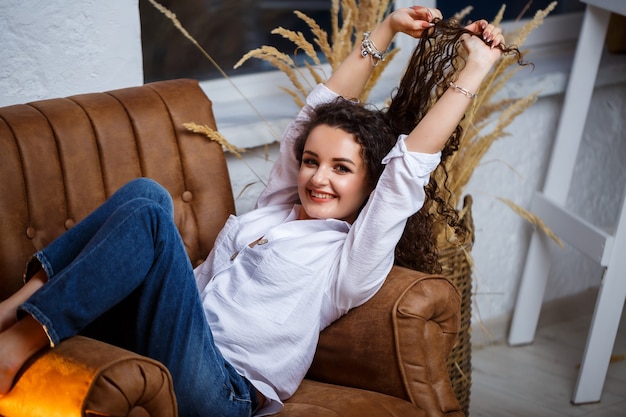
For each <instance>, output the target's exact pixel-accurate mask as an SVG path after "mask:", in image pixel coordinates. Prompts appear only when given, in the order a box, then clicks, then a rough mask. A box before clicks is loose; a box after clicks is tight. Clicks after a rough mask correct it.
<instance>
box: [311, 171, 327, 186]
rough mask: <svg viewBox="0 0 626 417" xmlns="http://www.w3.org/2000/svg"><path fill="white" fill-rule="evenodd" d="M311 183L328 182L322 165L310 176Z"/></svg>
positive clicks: (324, 183)
mask: <svg viewBox="0 0 626 417" xmlns="http://www.w3.org/2000/svg"><path fill="white" fill-rule="evenodd" d="M311 183H313V184H315V185H326V184H328V173H327V172H326V169H324V168H323V167H319V168H318V169H317V170H316V171H315V173H314V174H313V176H312V177H311Z"/></svg>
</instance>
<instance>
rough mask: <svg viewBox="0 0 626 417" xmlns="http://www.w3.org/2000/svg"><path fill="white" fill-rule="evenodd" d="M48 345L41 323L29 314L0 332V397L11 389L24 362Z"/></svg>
mask: <svg viewBox="0 0 626 417" xmlns="http://www.w3.org/2000/svg"><path fill="white" fill-rule="evenodd" d="M48 345H49V342H48V336H47V335H46V332H45V331H44V329H43V327H42V325H41V324H39V322H38V321H37V320H35V319H34V318H33V317H32V316H30V315H29V316H26V317H24V318H23V319H22V320H20V321H19V322H17V323H16V324H14V325H13V326H11V327H10V328H8V329H7V330H6V331H4V332H2V333H0V397H1V396H3V395H5V394H6V393H7V392H9V391H10V390H11V387H12V386H13V380H14V379H15V376H16V375H17V373H18V372H19V370H20V368H21V367H22V366H23V365H24V363H25V362H26V361H27V360H28V359H29V358H30V357H31V356H33V355H34V354H35V353H37V352H39V351H40V350H41V349H43V348H44V347H46V346H48Z"/></svg>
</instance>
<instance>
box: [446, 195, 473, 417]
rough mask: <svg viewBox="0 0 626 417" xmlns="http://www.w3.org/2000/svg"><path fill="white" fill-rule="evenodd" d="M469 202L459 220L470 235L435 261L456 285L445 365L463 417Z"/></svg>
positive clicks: (467, 387)
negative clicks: (457, 314)
mask: <svg viewBox="0 0 626 417" xmlns="http://www.w3.org/2000/svg"><path fill="white" fill-rule="evenodd" d="M471 204H472V200H471V197H470V196H467V197H466V198H465V200H464V210H463V211H464V216H463V222H465V224H466V226H467V228H468V230H469V231H470V236H468V239H466V242H465V244H463V245H462V246H455V245H452V244H450V245H449V246H447V247H442V248H441V249H440V250H439V262H440V263H441V266H442V269H443V271H442V272H443V274H444V275H445V276H446V277H448V278H449V279H450V281H452V283H454V285H456V287H457V289H458V290H459V292H460V293H461V329H460V331H459V335H458V337H457V342H456V344H455V346H454V347H453V348H452V351H451V352H450V355H449V356H448V360H447V365H448V373H449V374H450V380H451V382H452V388H453V390H454V393H455V394H456V397H457V399H458V400H459V403H460V404H461V410H463V412H464V413H465V415H466V416H469V404H470V391H471V385H472V360H471V359H472V344H471V330H472V326H471V324H472V323H471V322H472V267H471V262H470V259H469V258H468V255H469V252H470V251H471V249H472V243H473V240H474V225H473V221H472V216H471Z"/></svg>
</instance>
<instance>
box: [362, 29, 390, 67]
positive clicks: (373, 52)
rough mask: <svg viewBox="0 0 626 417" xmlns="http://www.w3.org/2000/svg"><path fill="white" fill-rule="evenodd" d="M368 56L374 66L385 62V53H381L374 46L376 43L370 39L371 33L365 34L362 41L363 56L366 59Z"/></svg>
mask: <svg viewBox="0 0 626 417" xmlns="http://www.w3.org/2000/svg"><path fill="white" fill-rule="evenodd" d="M368 55H369V56H370V59H371V60H372V65H374V66H376V65H378V64H379V63H380V61H384V60H385V53H384V52H381V51H379V50H378V48H377V47H376V45H374V42H372V40H371V39H370V32H369V31H367V32H364V33H363V40H362V41H361V56H362V57H363V58H365V57H366V56H368Z"/></svg>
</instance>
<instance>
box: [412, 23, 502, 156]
mask: <svg viewBox="0 0 626 417" xmlns="http://www.w3.org/2000/svg"><path fill="white" fill-rule="evenodd" d="M467 29H469V30H470V31H472V32H474V33H475V35H469V34H464V35H463V36H462V37H461V45H462V46H461V47H462V48H464V49H465V51H466V52H467V57H466V59H465V66H464V67H463V69H462V70H461V71H459V73H458V76H457V77H456V81H455V82H454V83H450V85H449V88H448V89H447V91H446V92H445V93H444V94H443V95H442V96H441V97H440V98H439V100H438V101H437V103H435V104H434V105H433V107H432V108H431V109H430V110H429V111H428V113H427V114H426V115H425V116H424V117H423V118H422V120H421V121H420V122H419V123H418V124H417V126H415V128H414V129H413V130H412V132H411V133H410V134H409V136H408V138H407V139H406V141H405V144H406V147H407V150H409V151H413V152H422V153H436V152H439V151H440V150H441V149H442V148H443V146H444V145H445V144H446V141H447V140H448V138H449V137H450V135H451V134H452V132H453V131H454V130H455V128H456V126H457V125H458V124H459V122H460V121H461V118H462V117H463V115H464V114H465V111H466V110H467V107H468V106H469V104H470V102H471V100H472V99H473V98H474V97H475V92H476V91H478V88H479V87H480V84H481V83H482V81H483V79H484V78H485V76H486V75H487V74H488V73H489V71H490V70H491V67H492V66H493V64H494V63H495V62H496V61H497V60H498V58H500V56H501V54H502V51H501V49H500V48H499V47H498V46H499V45H500V44H501V43H503V41H504V37H503V36H502V31H501V29H500V28H497V27H495V26H493V25H491V24H487V22H486V21H484V20H481V21H478V22H476V23H473V24H472V25H470V26H468V27H467ZM479 36H482V37H483V39H480V38H479ZM485 41H487V42H485Z"/></svg>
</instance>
